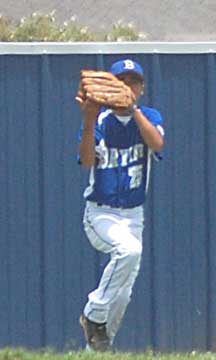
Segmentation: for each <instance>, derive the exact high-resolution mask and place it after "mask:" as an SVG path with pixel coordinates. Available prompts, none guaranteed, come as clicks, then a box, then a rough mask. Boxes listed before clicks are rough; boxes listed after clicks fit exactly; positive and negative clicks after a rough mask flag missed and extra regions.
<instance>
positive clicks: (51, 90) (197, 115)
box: [0, 45, 216, 351]
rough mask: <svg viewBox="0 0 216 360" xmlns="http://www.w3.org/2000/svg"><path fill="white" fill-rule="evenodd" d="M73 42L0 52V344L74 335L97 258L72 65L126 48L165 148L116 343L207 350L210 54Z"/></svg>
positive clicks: (60, 345)
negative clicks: (72, 46)
mask: <svg viewBox="0 0 216 360" xmlns="http://www.w3.org/2000/svg"><path fill="white" fill-rule="evenodd" d="M18 48H19V45H16V49H18ZM98 48H99V45H98ZM61 49H62V48H61V47H60V48H59V49H58V46H57V51H58V50H59V52H61ZM83 49H84V50H83V51H82V52H81V53H79V51H78V52H77V53H76V52H75V53H70V51H69V53H67V51H65V52H66V53H64V51H63V52H62V53H61V54H60V53H59V54H57V53H56V54H54V53H53V54H46V53H44V52H43V51H41V53H34V52H32V54H27V53H26V54H25V53H24V52H23V53H17V54H10V53H7V51H6V53H4V52H2V55H0V186H1V187H0V189H1V192H0V324H1V326H0V347H4V346H8V345H13V346H25V347H29V348H41V347H45V346H51V347H55V348H56V349H60V350H67V349H71V348H73V349H78V348H80V347H81V346H83V345H84V344H83V339H82V332H81V329H80V327H79V324H78V318H79V314H80V313H81V311H82V308H83V305H84V303H85V302H86V296H87V293H88V291H89V290H90V289H92V288H93V287H94V286H95V285H96V281H97V280H98V278H99V275H100V272H101V270H102V267H103V264H104V261H106V258H103V257H102V256H101V255H99V254H98V253H95V251H94V250H93V249H92V248H91V247H90V245H89V243H88V241H87V239H86V237H85V234H84V232H83V229H82V212H83V205H84V204H83V199H82V192H83V189H84V187H85V184H86V180H87V173H86V172H85V171H84V170H82V169H80V167H79V166H78V165H77V160H76V156H77V133H78V129H79V125H80V120H81V114H80V110H79V108H78V106H77V104H76V103H75V100H74V97H75V94H76V91H77V87H78V82H79V72H80V69H82V68H87V67H88V68H98V69H109V67H110V65H111V63H112V62H113V61H115V60H117V59H120V58H126V57H130V58H132V59H134V60H136V61H138V62H140V63H141V64H142V66H143V67H144V69H145V73H146V80H147V94H146V96H145V98H144V99H142V102H144V103H146V104H149V105H150V106H151V105H153V106H155V107H157V108H158V109H159V110H160V111H161V113H162V114H163V116H164V118H165V122H166V147H165V150H164V159H163V161H162V162H161V163H159V164H155V166H154V168H153V174H152V182H151V187H150V193H149V197H148V201H147V205H146V217H147V220H146V229H145V233H144V254H143V261H142V268H141V272H140V274H139V277H138V279H137V282H136V285H135V291H134V296H133V299H132V301H131V303H130V305H129V308H128V312H127V315H126V318H125V320H124V323H123V325H122V328H121V330H120V332H119V335H118V337H117V339H116V347H117V348H118V349H121V350H140V351H143V350H145V349H147V348H153V349H155V350H160V351H175V350H178V351H189V350H192V349H197V350H204V351H205V350H216V345H215V344H216V296H215V291H216V260H215V259H216V241H215V237H216V221H215V213H216V156H215V154H216V150H215V138H216V115H215V103H216V55H215V54H214V52H213V53H194V54H193V53H192V54H187V53H182V54H180V53H176V51H174V53H172V45H170V50H171V51H170V53H153V52H151V51H147V52H146V53H145V51H143V52H142V51H137V53H136V51H134V47H133V51H131V52H130V46H128V47H127V51H124V52H121V51H119V53H118V51H116V49H118V48H117V47H115V51H114V52H113V53H112V51H110V53H109V52H107V53H104V54H103V51H98V52H95V53H88V47H85V46H84V48H83ZM85 50H86V53H85ZM72 52H73V51H72ZM3 53H4V54H3Z"/></svg>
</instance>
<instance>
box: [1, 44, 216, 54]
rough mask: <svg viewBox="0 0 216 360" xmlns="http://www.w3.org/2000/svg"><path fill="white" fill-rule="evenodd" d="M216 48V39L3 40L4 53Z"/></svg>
mask: <svg viewBox="0 0 216 360" xmlns="http://www.w3.org/2000/svg"><path fill="white" fill-rule="evenodd" d="M215 52H216V42H121V43H118V42H71V43H70V42H68V43H65V42H30V43H28V42H0V55H7V54H30V55H34V54H35V55H37V54H124V53H131V54H133V53H134V54H143V53H159V54H203V53H215Z"/></svg>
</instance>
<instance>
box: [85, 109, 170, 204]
mask: <svg viewBox="0 0 216 360" xmlns="http://www.w3.org/2000/svg"><path fill="white" fill-rule="evenodd" d="M140 110H141V111H142V112H143V114H144V115H145V116H146V117H147V118H148V120H149V121H150V122H151V123H152V124H153V125H154V126H155V127H156V128H157V129H158V131H159V132H160V133H161V135H162V136H163V133H164V131H163V120H162V117H161V115H160V113H159V112H158V111H157V110H155V109H153V108H149V107H145V106H141V107H140ZM122 118H123V117H118V116H117V115H116V114H115V113H114V112H113V111H112V110H111V109H103V110H102V111H101V112H100V113H99V115H98V118H97V121H96V125H95V141H96V164H95V166H93V167H92V168H91V170H90V177H89V185H88V187H87V188H86V190H85V192H84V197H85V198H86V200H89V201H94V202H97V203H100V204H105V205H109V206H111V207H116V208H133V207H135V206H138V205H141V204H143V203H144V200H145V195H146V191H147V188H148V182H149V175H150V168H151V158H152V156H151V155H152V151H151V149H149V148H148V146H147V145H146V144H145V142H144V140H143V138H142V136H141V134H140V131H139V128H138V126H137V124H136V122H135V121H134V120H133V118H131V117H129V118H128V122H127V123H125V122H124V123H123V122H122V121H121V120H122ZM124 119H126V120H127V118H125V117H124ZM81 136H82V129H81Z"/></svg>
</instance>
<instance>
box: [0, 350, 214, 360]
mask: <svg viewBox="0 0 216 360" xmlns="http://www.w3.org/2000/svg"><path fill="white" fill-rule="evenodd" d="M39 359H40V360H188V359H189V360H216V354H214V353H203V354H201V353H198V352H195V351H193V352H191V353H185V354H184V353H183V354H153V353H152V352H151V351H150V352H146V353H143V354H134V353H121V352H119V353H115V354H111V353H93V352H92V353H90V352H85V351H78V352H72V351H71V352H68V353H64V354H57V353H54V352H52V351H42V352H33V351H26V350H23V349H2V350H0V360H39Z"/></svg>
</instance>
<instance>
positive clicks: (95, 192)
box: [79, 59, 164, 351]
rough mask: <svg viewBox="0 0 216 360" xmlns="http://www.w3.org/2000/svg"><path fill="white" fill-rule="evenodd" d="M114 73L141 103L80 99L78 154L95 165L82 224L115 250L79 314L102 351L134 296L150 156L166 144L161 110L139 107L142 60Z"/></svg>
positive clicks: (93, 239)
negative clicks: (121, 105) (116, 105)
mask: <svg viewBox="0 0 216 360" xmlns="http://www.w3.org/2000/svg"><path fill="white" fill-rule="evenodd" d="M110 72H111V73H112V74H113V75H115V76H116V77H117V78H119V79H120V80H122V81H123V82H124V83H125V84H126V85H128V86H129V87H130V88H131V90H132V91H133V93H134V95H135V97H136V104H135V105H133V106H132V108H128V109H123V110H122V109H116V110H112V109H109V108H101V106H100V105H98V104H97V103H96V102H93V101H90V100H88V99H86V100H85V101H83V102H82V104H80V105H81V108H82V110H83V114H84V119H83V124H82V126H81V131H80V148H79V157H80V163H81V164H82V165H83V166H84V167H86V168H89V169H90V177H89V185H88V187H87V188H86V189H85V191H84V198H85V200H86V207H85V213H84V219H83V223H84V229H85V232H86V234H87V236H88V239H89V241H90V243H91V244H92V246H93V247H94V248H95V249H96V250H98V251H102V252H104V253H107V254H109V255H110V260H109V262H108V264H107V265H106V267H105V269H104V271H103V274H102V277H101V279H100V282H99V285H98V287H97V288H96V289H95V290H93V291H92V292H90V293H89V295H88V302H87V303H86V305H85V307H84V310H83V314H82V315H81V317H80V323H81V326H82V327H83V330H84V335H85V339H86V341H87V346H88V347H89V348H91V349H94V350H98V351H106V350H109V349H110V348H111V346H112V344H113V340H114V338H115V335H116V333H117V331H118V329H119V326H120V324H121V321H122V318H123V316H124V314H125V311H126V308H127V305H128V303H129V301H130V298H131V294H132V289H133V285H134V282H135V279H136V277H137V274H138V272H139V268H140V261H141V255H142V233H143V226H144V210H143V204H144V202H145V198H146V192H147V188H148V182H149V175H150V168H151V160H152V155H154V156H153V158H155V157H157V155H159V153H160V150H161V149H162V148H163V144H164V140H163V137H164V130H163V119H162V117H161V115H160V113H159V112H158V111H157V110H156V109H154V108H150V107H146V106H138V105H137V103H138V100H139V99H140V97H141V95H142V94H143V91H144V71H143V69H142V67H141V66H140V64H138V63H136V62H134V61H132V60H131V59H126V60H120V61H117V62H115V63H114V64H113V65H112V67H111V69H110ZM158 158H160V156H158Z"/></svg>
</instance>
